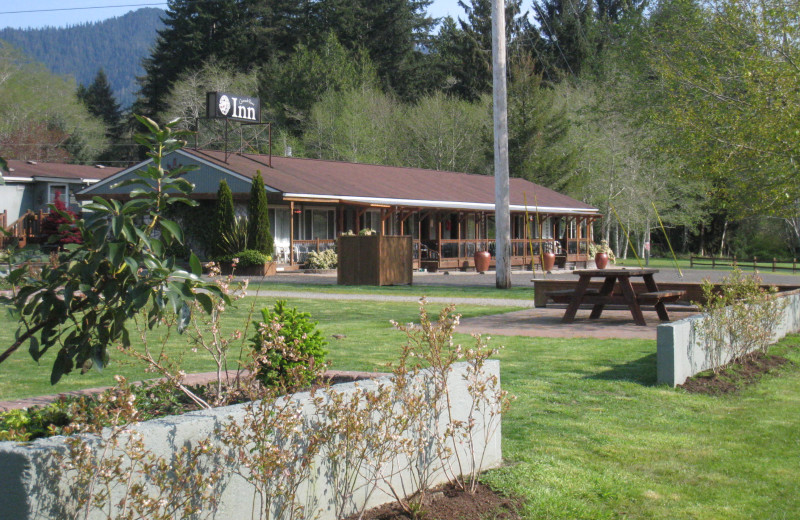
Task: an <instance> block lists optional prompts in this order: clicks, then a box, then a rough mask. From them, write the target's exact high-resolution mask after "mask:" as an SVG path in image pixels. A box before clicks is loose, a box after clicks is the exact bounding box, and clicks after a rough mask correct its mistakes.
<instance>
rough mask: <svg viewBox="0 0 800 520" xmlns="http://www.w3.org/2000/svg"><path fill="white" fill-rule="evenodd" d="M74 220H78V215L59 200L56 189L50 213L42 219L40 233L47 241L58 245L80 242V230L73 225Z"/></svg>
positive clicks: (58, 193) (81, 241)
mask: <svg viewBox="0 0 800 520" xmlns="http://www.w3.org/2000/svg"><path fill="white" fill-rule="evenodd" d="M76 220H78V215H77V214H76V213H75V212H74V211H72V210H70V209H67V205H66V204H64V201H63V200H61V192H60V191H57V192H56V196H55V198H54V199H53V204H52V208H51V210H50V213H48V214H47V216H46V217H45V218H44V220H43V221H42V235H43V236H44V237H46V238H47V241H48V242H49V243H55V244H58V245H59V246H63V245H65V244H82V243H83V237H82V236H81V232H80V230H79V229H78V228H77V227H75V221H76Z"/></svg>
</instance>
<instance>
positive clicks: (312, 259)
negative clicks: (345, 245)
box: [306, 249, 339, 269]
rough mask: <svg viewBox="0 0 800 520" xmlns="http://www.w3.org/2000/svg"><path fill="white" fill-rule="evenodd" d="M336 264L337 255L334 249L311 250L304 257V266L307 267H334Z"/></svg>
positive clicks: (337, 262)
mask: <svg viewBox="0 0 800 520" xmlns="http://www.w3.org/2000/svg"><path fill="white" fill-rule="evenodd" d="M337 265H339V256H338V255H337V254H336V250H334V249H326V250H324V251H311V252H310V253H308V257H307V259H306V267H307V268H309V269H336V266H337Z"/></svg>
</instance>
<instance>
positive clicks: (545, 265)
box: [542, 252, 556, 272]
mask: <svg viewBox="0 0 800 520" xmlns="http://www.w3.org/2000/svg"><path fill="white" fill-rule="evenodd" d="M554 265H556V254H555V253H550V252H548V253H545V254H544V255H542V269H544V270H545V271H547V272H550V271H552V270H553V266H554Z"/></svg>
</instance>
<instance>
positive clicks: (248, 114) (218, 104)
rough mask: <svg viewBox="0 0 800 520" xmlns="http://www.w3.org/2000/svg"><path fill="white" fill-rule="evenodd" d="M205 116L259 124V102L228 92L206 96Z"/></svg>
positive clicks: (211, 93) (212, 93)
mask: <svg viewBox="0 0 800 520" xmlns="http://www.w3.org/2000/svg"><path fill="white" fill-rule="evenodd" d="M206 116H207V117H210V118H223V119H230V120H232V121H241V122H243V123H260V122H261V100H259V99H258V98H257V97H248V96H240V95H238V94H230V93H228V92H209V93H207V94H206Z"/></svg>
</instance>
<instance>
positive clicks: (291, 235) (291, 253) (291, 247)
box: [289, 201, 294, 265]
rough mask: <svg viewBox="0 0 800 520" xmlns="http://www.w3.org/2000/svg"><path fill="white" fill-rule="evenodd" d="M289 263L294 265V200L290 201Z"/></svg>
mask: <svg viewBox="0 0 800 520" xmlns="http://www.w3.org/2000/svg"><path fill="white" fill-rule="evenodd" d="M289 265H294V201H292V202H289Z"/></svg>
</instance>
